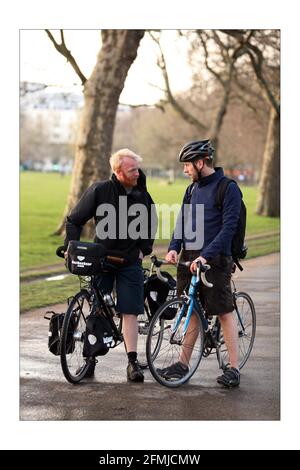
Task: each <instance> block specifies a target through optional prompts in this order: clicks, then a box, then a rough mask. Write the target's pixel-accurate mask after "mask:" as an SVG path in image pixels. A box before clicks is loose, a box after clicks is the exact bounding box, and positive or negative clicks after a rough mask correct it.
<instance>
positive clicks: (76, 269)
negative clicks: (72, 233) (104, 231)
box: [66, 240, 106, 276]
mask: <svg viewBox="0 0 300 470" xmlns="http://www.w3.org/2000/svg"><path fill="white" fill-rule="evenodd" d="M105 254H106V250H105V247H104V246H103V245H101V244H100V243H92V242H81V241H78V240H71V241H70V242H69V244H68V257H67V262H66V265H67V268H68V270H69V271H70V273H72V274H77V275H81V276H92V275H95V274H98V273H100V272H101V267H102V262H103V258H104V256H105Z"/></svg>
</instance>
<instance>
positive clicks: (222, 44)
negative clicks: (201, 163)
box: [149, 30, 243, 161]
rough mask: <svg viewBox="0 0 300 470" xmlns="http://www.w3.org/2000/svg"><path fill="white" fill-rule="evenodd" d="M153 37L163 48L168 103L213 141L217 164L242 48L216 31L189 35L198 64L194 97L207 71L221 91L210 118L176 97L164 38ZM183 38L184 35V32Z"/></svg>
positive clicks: (196, 32) (161, 52) (163, 67)
mask: <svg viewBox="0 0 300 470" xmlns="http://www.w3.org/2000/svg"><path fill="white" fill-rule="evenodd" d="M149 34H150V35H151V37H152V39H153V40H154V41H155V42H156V44H157V45H158V48H159V58H158V61H157V64H158V66H159V68H160V69H161V71H162V76H163V78H164V82H165V90H164V92H165V100H164V101H165V102H168V103H170V104H171V105H172V106H173V108H174V109H175V111H176V112H177V113H178V114H179V115H180V116H181V117H182V118H183V119H184V120H185V121H186V122H188V123H189V124H190V125H192V126H193V127H194V128H195V129H196V130H197V131H198V133H199V135H201V136H202V137H209V138H210V139H211V140H212V142H213V144H214V147H215V149H216V152H215V161H217V157H218V143H219V134H220V131H221V128H222V125H223V122H224V118H225V115H226V112H227V108H228V104H229V101H230V93H231V84H232V77H233V72H234V66H235V62H236V61H237V59H238V58H239V57H240V55H242V54H243V51H242V47H241V46H240V44H237V43H236V41H233V40H231V38H229V37H228V36H226V35H224V34H222V33H219V32H217V31H214V30H197V31H190V32H189V33H188V37H189V39H190V43H191V50H190V54H191V55H193V54H195V55H196V61H197V67H196V70H195V73H194V86H193V87H192V89H191V92H192V93H193V91H194V89H195V88H197V87H199V82H201V81H203V78H201V77H203V73H202V72H203V70H204V69H205V70H206V71H208V73H209V74H210V75H211V77H212V80H213V82H214V88H215V90H217V89H218V90H219V91H218V94H219V99H218V105H217V108H216V109H214V112H213V113H209V115H208V116H207V113H203V112H201V109H200V106H199V104H198V105H196V106H195V101H194V108H195V109H196V111H197V114H196V113H194V112H192V110H191V108H188V107H187V106H184V105H183V103H182V102H180V100H179V99H178V97H177V96H175V95H174V93H173V92H172V89H171V85H170V79H169V75H168V71H167V64H166V60H165V55H164V52H163V49H162V46H161V43H160V38H159V36H158V35H157V34H155V33H149ZM181 34H183V33H182V32H181ZM200 58H201V60H200ZM200 86H201V83H200ZM191 101H193V100H191ZM200 115H202V118H201V119H200V118H199V116H200ZM207 117H208V119H207Z"/></svg>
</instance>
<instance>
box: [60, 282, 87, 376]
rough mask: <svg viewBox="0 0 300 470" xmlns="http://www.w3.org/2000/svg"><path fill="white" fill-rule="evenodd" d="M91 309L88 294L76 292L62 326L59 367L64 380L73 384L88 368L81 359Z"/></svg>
mask: <svg viewBox="0 0 300 470" xmlns="http://www.w3.org/2000/svg"><path fill="white" fill-rule="evenodd" d="M91 307H92V301H91V296H90V294H89V292H88V291H86V290H82V291H80V292H78V294H76V295H75V296H74V297H73V299H72V301H71V302H70V305H69V307H68V309H67V312H66V314H65V318H64V322H63V326H62V333H61V353H60V361H61V367H62V370H63V373H64V376H65V377H66V379H67V380H68V381H69V382H71V383H73V384H75V383H78V382H80V380H82V379H83V378H84V376H85V375H86V373H87V371H88V369H89V366H90V362H89V359H86V358H84V357H83V343H84V335H85V330H86V319H87V317H88V315H89V314H90V312H91Z"/></svg>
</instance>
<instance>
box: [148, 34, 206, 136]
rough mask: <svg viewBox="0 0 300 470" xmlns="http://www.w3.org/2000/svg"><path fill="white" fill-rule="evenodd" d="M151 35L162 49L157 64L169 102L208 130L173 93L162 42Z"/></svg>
mask: <svg viewBox="0 0 300 470" xmlns="http://www.w3.org/2000/svg"><path fill="white" fill-rule="evenodd" d="M149 35H150V36H151V38H152V39H153V41H154V42H155V43H156V44H157V46H158V48H159V51H160V57H159V59H158V63H157V65H158V66H159V68H160V69H161V71H162V75H163V78H164V82H165V86H166V89H165V90H164V92H165V94H166V96H167V100H168V102H169V103H170V104H171V105H172V106H173V108H174V109H175V111H177V113H178V114H179V115H180V116H181V117H182V118H183V119H184V120H185V121H187V122H188V123H189V124H191V125H192V126H194V127H196V128H197V129H198V130H199V131H200V132H203V131H207V130H208V128H207V126H206V125H205V124H203V123H202V122H201V121H199V119H197V118H196V117H195V116H193V115H192V114H191V113H189V112H188V111H186V110H185V109H184V108H183V106H181V104H180V103H179V102H178V101H177V100H176V98H175V96H174V95H173V93H172V90H171V87H170V81H169V76H168V71H167V66H166V61H165V57H164V53H163V50H162V47H161V44H160V41H159V39H158V38H156V37H155V36H154V35H153V34H152V33H151V32H149Z"/></svg>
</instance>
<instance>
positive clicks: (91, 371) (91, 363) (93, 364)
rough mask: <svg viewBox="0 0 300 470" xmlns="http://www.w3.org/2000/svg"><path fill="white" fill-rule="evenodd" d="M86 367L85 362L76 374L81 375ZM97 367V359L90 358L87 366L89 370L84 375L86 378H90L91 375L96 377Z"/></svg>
mask: <svg viewBox="0 0 300 470" xmlns="http://www.w3.org/2000/svg"><path fill="white" fill-rule="evenodd" d="M84 367H85V364H83V365H82V366H80V367H79V368H78V369H77V370H76V375H79V374H81V372H82V370H83V368H84ZM95 367H96V359H90V360H89V366H88V368H87V371H86V373H85V375H84V377H86V378H89V377H94V375H95Z"/></svg>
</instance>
